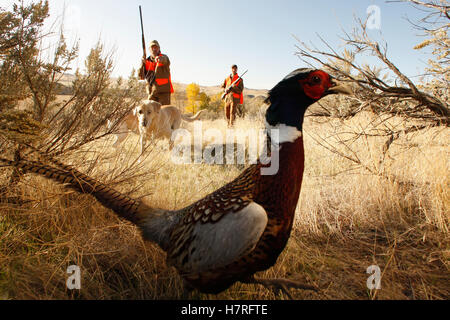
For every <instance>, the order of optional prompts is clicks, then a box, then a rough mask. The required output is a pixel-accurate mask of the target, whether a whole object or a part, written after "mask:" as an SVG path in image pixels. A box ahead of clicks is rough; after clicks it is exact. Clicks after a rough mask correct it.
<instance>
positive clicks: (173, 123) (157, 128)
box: [113, 100, 203, 155]
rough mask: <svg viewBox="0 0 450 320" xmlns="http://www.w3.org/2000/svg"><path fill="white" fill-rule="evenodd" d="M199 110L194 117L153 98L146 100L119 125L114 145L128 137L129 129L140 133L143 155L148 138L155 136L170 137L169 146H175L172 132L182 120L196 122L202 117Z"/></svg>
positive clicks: (178, 126) (116, 145)
mask: <svg viewBox="0 0 450 320" xmlns="http://www.w3.org/2000/svg"><path fill="white" fill-rule="evenodd" d="M202 112H203V110H202V111H199V112H197V114H196V115H195V116H193V117H189V116H187V115H185V114H182V113H181V112H180V110H178V108H176V107H174V106H170V105H169V106H162V105H161V104H160V103H159V102H156V101H153V100H144V101H143V102H142V103H140V104H139V105H138V106H137V107H136V108H134V110H133V112H131V113H129V114H128V115H127V116H126V117H125V118H124V120H123V121H122V122H121V123H120V125H119V127H118V130H117V131H118V133H117V134H116V141H115V142H114V145H113V146H114V147H118V146H119V145H120V144H121V143H122V141H123V140H125V138H126V137H127V135H128V133H129V131H132V132H134V133H137V134H139V137H140V139H139V142H140V147H141V150H140V151H141V155H142V153H143V152H144V148H145V142H146V140H147V139H148V138H149V137H151V136H153V137H154V138H158V139H159V138H167V139H169V148H170V150H172V148H173V140H172V134H173V132H174V131H175V130H177V129H179V128H180V126H181V121H182V120H184V121H187V122H194V121H196V120H198V119H199V118H200V114H201V113H202Z"/></svg>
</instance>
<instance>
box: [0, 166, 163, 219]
mask: <svg viewBox="0 0 450 320" xmlns="http://www.w3.org/2000/svg"><path fill="white" fill-rule="evenodd" d="M53 162H54V163H55V164H56V165H58V164H59V163H58V162H56V161H53ZM0 163H3V164H5V165H7V166H12V167H15V168H17V169H21V170H23V171H24V172H32V173H36V174H39V175H41V176H44V177H46V178H49V179H52V180H55V181H57V182H60V183H63V184H66V185H67V186H68V187H70V188H72V189H75V190H76V191H78V192H81V193H87V194H91V195H93V196H94V197H95V198H96V199H97V200H98V201H99V202H100V203H101V204H103V205H104V206H105V207H107V208H109V209H111V210H113V211H114V212H115V213H116V214H117V215H118V216H120V217H122V218H124V219H126V220H128V221H130V222H132V223H133V224H135V225H138V226H141V225H142V223H143V222H144V220H145V219H146V218H147V217H148V216H149V215H151V214H152V212H153V211H157V210H156V209H152V208H150V207H149V206H147V205H146V204H144V203H143V202H141V201H138V200H135V199H132V198H130V197H129V196H127V195H124V194H122V193H120V192H118V191H116V190H114V189H113V188H111V187H109V186H107V185H105V184H104V183H101V182H99V181H97V180H95V179H93V178H91V177H89V176H87V175H85V174H84V173H81V172H79V171H78V170H76V169H74V168H72V167H70V166H66V165H63V164H60V165H58V166H59V168H57V167H53V166H50V165H47V164H43V163H41V162H37V161H29V160H19V161H11V160H7V159H3V158H0Z"/></svg>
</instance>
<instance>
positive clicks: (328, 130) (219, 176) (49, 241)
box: [0, 114, 450, 299]
mask: <svg viewBox="0 0 450 320" xmlns="http://www.w3.org/2000/svg"><path fill="white" fill-rule="evenodd" d="M370 120H371V115H370V114H361V115H358V116H357V117H355V118H353V119H351V120H347V121H345V122H344V123H341V124H340V125H346V126H348V127H352V126H359V125H361V123H364V122H367V121H370ZM392 121H395V119H393V120H392ZM261 126H262V122H261V121H259V120H250V119H239V121H238V122H237V127H238V128H241V129H249V128H259V127H261ZM203 127H204V129H205V130H206V129H208V128H216V129H219V130H221V131H222V132H224V131H225V130H226V126H225V121H222V120H216V121H208V122H204V123H203ZM186 128H187V129H190V130H192V125H187V126H186ZM449 132H450V131H449V129H448V128H434V129H430V130H428V131H424V132H420V133H416V134H414V135H408V136H407V137H404V138H402V139H400V140H398V141H397V142H396V144H395V145H394V146H393V147H392V148H391V153H390V158H389V159H388V160H387V162H386V163H385V165H386V166H388V169H387V172H389V173H392V174H395V176H396V177H400V178H402V179H400V180H398V179H396V180H390V179H387V178H386V177H380V176H375V175H372V174H369V173H368V172H367V171H365V170H364V169H355V168H354V167H353V164H352V163H351V162H349V161H347V160H345V159H343V158H341V157H339V156H338V155H336V154H334V153H331V152H329V151H327V150H325V149H324V148H323V147H321V146H320V145H318V144H317V142H316V140H315V139H314V134H316V133H320V134H321V135H322V136H327V134H329V136H330V137H332V136H333V125H332V124H330V123H322V124H320V123H317V122H315V121H314V120H313V119H311V118H307V119H306V123H305V125H304V139H305V150H306V170H305V176H304V181H303V188H302V192H301V196H300V201H299V205H298V208H297V217H296V223H295V227H294V230H293V232H292V236H291V239H290V241H289V243H288V246H287V248H286V250H285V251H284V253H283V254H282V255H281V257H280V258H279V260H278V263H277V264H276V265H275V266H274V267H273V268H271V269H270V270H268V271H266V272H264V273H262V274H261V275H260V276H262V277H287V278H290V279H301V280H303V281H305V282H309V283H313V284H315V285H317V286H319V287H320V288H321V289H322V290H321V291H320V292H318V293H312V292H308V291H293V292H292V294H293V296H294V297H295V298H297V299H448V298H449V297H450V286H449V284H450V277H449V269H448V268H449V257H450V251H449V229H448V228H449V202H450V201H449V191H448V190H449V182H450V177H449V170H448V168H449V160H448V159H449V156H448V153H449V151H450V149H449V146H448V141H449ZM330 139H331V138H330ZM382 144H383V141H382V139H372V140H369V141H367V143H366V144H364V145H358V146H354V147H356V148H357V149H359V150H360V151H361V154H362V156H363V157H364V159H365V161H377V160H378V159H379V156H380V153H381V147H382ZM111 145H112V140H111V139H104V140H102V141H99V142H96V143H95V144H93V145H92V144H91V145H90V146H89V147H88V148H86V150H84V151H85V152H84V153H83V159H82V160H80V159H78V158H77V157H79V156H80V154H77V155H75V157H74V159H67V161H70V162H71V163H74V164H75V165H77V166H81V168H82V169H85V170H87V169H89V171H90V174H92V175H94V176H95V177H98V178H99V179H100V178H101V179H102V180H105V181H109V182H113V181H111V180H110V179H109V178H110V177H111V176H117V173H120V172H121V170H122V171H126V170H124V168H126V167H127V166H129V165H130V163H133V162H134V161H135V160H136V158H137V150H138V148H137V137H136V136H131V137H129V138H128V140H127V141H126V143H124V146H123V148H122V149H120V150H114V149H113V148H111ZM83 164H84V165H83ZM241 169H242V166H230V165H227V166H219V165H207V164H198V165H194V164H192V165H175V164H173V163H172V162H171V160H170V156H169V153H168V150H167V141H161V142H155V143H154V146H152V147H151V149H150V150H149V151H148V153H147V155H146V160H145V161H144V162H143V163H142V164H141V167H140V168H139V170H140V173H141V174H142V175H141V176H140V177H141V180H140V181H133V179H131V178H130V179H127V180H126V181H122V182H121V183H119V182H120V181H119V182H118V183H117V184H116V185H115V186H116V188H118V189H119V190H121V191H125V192H132V193H133V195H134V196H137V197H140V196H146V200H147V201H148V202H150V203H152V204H153V205H154V206H157V207H164V208H168V209H176V208H182V207H183V206H186V205H188V204H189V203H191V202H192V201H195V200H197V199H200V198H202V197H203V196H205V195H206V194H208V193H209V192H211V191H214V190H215V189H217V188H218V187H220V186H222V185H223V184H225V183H226V182H229V181H231V180H232V179H233V178H234V177H236V176H237V175H238V174H239V172H240V171H241ZM7 174H8V171H7V170H5V169H2V170H1V171H0V175H1V176H0V179H2V180H4V179H6V177H7ZM119 176H120V175H119ZM401 180H403V181H407V183H402V182H401ZM9 195H10V196H11V195H18V196H19V198H20V199H22V203H20V204H11V203H7V202H4V203H1V204H0V212H1V214H0V297H2V298H6V299H179V298H191V299H283V298H286V297H285V296H284V295H282V294H278V293H276V292H271V291H268V290H266V289H264V288H261V287H258V286H253V285H242V284H236V285H234V286H233V287H232V288H230V289H229V290H227V291H225V292H223V293H221V294H219V295H215V296H212V295H203V294H200V293H197V292H194V293H192V294H190V295H189V296H186V295H185V294H184V292H183V286H182V282H181V280H180V278H179V277H178V275H177V273H176V272H175V270H174V269H172V268H169V267H167V266H166V264H165V255H164V253H163V252H162V251H161V250H160V249H159V248H157V246H155V245H154V244H151V243H144V242H143V241H142V239H141V237H140V235H139V233H138V230H137V229H136V228H135V227H133V226H131V225H129V224H128V223H126V222H123V221H121V220H120V219H118V218H117V217H115V215H114V214H113V213H112V212H110V211H109V210H107V209H105V208H103V207H102V206H101V205H99V204H98V203H97V202H96V201H95V200H94V199H93V198H92V197H91V196H89V195H80V194H77V193H75V192H72V191H70V190H67V189H64V188H63V187H62V186H60V185H58V184H55V183H53V182H51V181H49V180H46V179H43V178H40V177H37V176H31V175H27V176H25V177H24V178H23V179H22V181H21V182H20V183H19V184H18V185H17V186H15V187H14V189H13V190H9ZM71 264H76V265H78V266H80V267H81V272H82V273H81V274H82V288H81V290H80V291H74V292H71V291H69V290H67V289H66V286H65V281H66V279H67V276H68V275H67V274H66V269H67V267H68V266H69V265H71ZM370 265H378V266H379V267H380V268H381V270H382V281H381V285H382V289H381V290H377V291H371V290H368V289H367V286H366V280H367V278H368V276H369V275H368V274H366V269H367V267H369V266H370Z"/></svg>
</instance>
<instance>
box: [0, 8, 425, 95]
mask: <svg viewBox="0 0 450 320" xmlns="http://www.w3.org/2000/svg"><path fill="white" fill-rule="evenodd" d="M13 2H14V1H12V0H0V5H1V6H2V7H5V8H8V7H7V6H10V5H11V4H12V3H13ZM29 2H30V1H25V4H26V3H29ZM5 4H6V6H5ZM49 5H50V17H49V18H48V19H47V20H46V23H45V27H46V28H48V29H49V30H51V31H55V33H57V29H59V23H58V20H59V22H64V35H65V37H66V39H67V42H68V45H71V44H73V43H75V41H77V40H78V41H79V57H78V58H77V59H76V61H74V63H73V64H72V65H71V66H72V69H73V70H72V71H71V72H73V73H74V72H75V70H76V69H80V70H82V69H83V67H84V61H85V58H86V56H87V55H88V54H89V51H90V49H91V48H93V47H94V46H95V44H96V43H97V42H98V41H100V42H101V43H102V44H104V49H105V52H111V51H113V52H115V54H114V61H115V68H114V70H113V72H112V77H114V78H118V77H122V78H125V79H126V78H128V77H129V76H130V74H131V71H132V70H133V69H138V68H139V66H140V61H141V57H142V44H141V28H140V21H139V5H142V11H143V20H144V21H143V22H144V32H145V40H146V46H147V47H148V44H149V43H150V41H151V40H153V39H157V40H158V41H159V42H160V44H161V52H162V53H164V54H167V55H168V56H169V58H170V60H171V72H172V80H173V82H176V83H180V84H190V83H197V84H198V85H200V86H204V87H212V86H218V85H220V84H221V83H222V81H223V79H224V78H225V77H226V76H227V75H228V74H229V73H230V70H229V69H230V66H231V65H232V64H234V63H236V64H237V65H238V66H239V71H243V70H246V69H248V70H249V72H248V73H247V75H246V76H245V77H244V84H245V87H246V88H252V89H254V90H270V88H272V87H273V86H274V85H276V83H278V82H279V81H280V80H281V79H282V78H284V77H285V76H286V75H287V74H289V73H290V72H291V71H292V70H295V69H297V68H300V67H305V66H306V64H305V63H304V62H303V61H301V60H300V58H299V57H297V56H296V55H295V53H296V51H297V50H296V45H298V44H299V42H298V41H297V40H296V38H298V39H300V40H301V41H302V42H305V43H308V44H310V43H312V44H315V45H317V46H318V47H319V48H322V47H323V44H321V43H320V38H319V36H320V37H323V38H324V39H325V40H326V41H327V42H328V43H329V44H330V45H331V46H332V47H333V48H334V49H336V50H337V51H341V50H342V49H343V47H342V42H341V41H340V39H339V36H340V35H342V31H341V29H344V30H346V31H351V29H352V27H353V26H354V25H355V23H354V16H357V17H360V18H364V19H365V18H367V9H368V8H369V7H370V6H374V5H375V6H377V7H378V8H379V9H380V13H381V16H380V26H379V29H377V28H375V29H373V30H369V36H370V37H371V38H372V39H374V40H380V39H385V40H386V42H387V44H388V46H389V51H388V57H389V58H390V59H391V60H392V62H393V63H394V64H395V65H396V66H397V67H398V68H399V69H400V70H401V71H402V72H403V73H405V74H406V75H407V76H408V77H411V78H413V79H414V78H416V77H418V76H419V75H421V74H423V72H424V70H425V68H426V67H427V64H426V61H427V60H428V59H429V57H430V54H429V53H428V52H425V51H417V50H413V47H414V46H415V45H417V44H418V43H420V42H421V38H419V37H418V36H416V35H415V34H416V32H417V30H412V29H413V28H412V26H411V25H410V23H409V22H408V21H406V19H405V18H406V17H408V18H410V19H412V20H415V19H417V18H418V17H420V16H421V14H422V13H421V12H420V11H419V10H417V9H415V8H413V7H412V6H410V5H408V4H405V3H385V2H384V1H379V0H364V1H360V0H349V1H346V2H345V3H335V2H331V1H326V0H317V1H315V2H314V3H310V2H306V1H294V0H284V1H281V2H279V1H267V2H265V3H264V4H263V5H262V4H261V3H260V2H258V1H256V0H248V1H246V2H245V3H242V2H239V1H237V0H230V1H228V2H226V3H222V2H218V1H206V0H196V1H194V2H191V3H185V2H183V1H181V0H167V1H166V2H165V4H164V6H165V8H170V10H166V11H167V12H164V13H166V15H157V16H152V15H151V12H152V8H153V7H152V5H154V2H146V3H144V1H136V0H132V1H128V2H119V1H108V2H106V1H105V0H100V1H95V2H91V1H88V0H66V1H60V0H49ZM228 6H229V7H231V8H235V9H234V10H230V13H229V15H228V14H227V13H228V11H227V10H228V9H229V8H228ZM55 21H56V23H55ZM118 22H122V23H118ZM269 22H270V23H269ZM305 26H307V27H305ZM311 26H312V27H311ZM52 27H53V28H52ZM330 30H333V31H331V32H330ZM405 50H407V54H405ZM147 53H148V48H147ZM363 61H364V62H367V63H369V64H371V65H379V63H377V61H376V60H375V59H374V58H373V57H370V56H364V58H363ZM269 65H270V67H268V66H269Z"/></svg>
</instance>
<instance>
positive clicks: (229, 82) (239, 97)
mask: <svg viewBox="0 0 450 320" xmlns="http://www.w3.org/2000/svg"><path fill="white" fill-rule="evenodd" d="M237 79H239V76H238V74H236V75H235V76H234V77H233V79H231V76H230V77H228V78H227V82H226V87H227V88H228V87H229V86H231V84H232V83H233V82H234V81H236V80H237ZM241 81H242V79H241V80H239V82H237V83H236V84H235V86H238V85H239V84H240V83H241ZM233 98H236V99H239V100H240V102H239V103H240V104H243V103H244V95H243V94H242V92H241V93H234V92H233Z"/></svg>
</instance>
